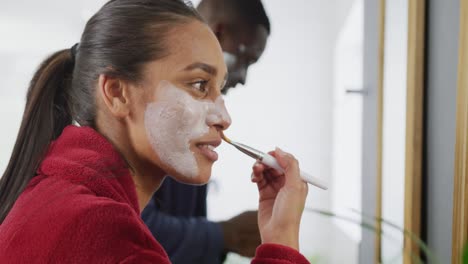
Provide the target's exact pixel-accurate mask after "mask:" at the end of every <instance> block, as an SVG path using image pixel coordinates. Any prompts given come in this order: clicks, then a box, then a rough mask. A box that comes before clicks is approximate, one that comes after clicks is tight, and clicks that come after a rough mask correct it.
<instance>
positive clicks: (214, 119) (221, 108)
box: [206, 96, 232, 130]
mask: <svg viewBox="0 0 468 264" xmlns="http://www.w3.org/2000/svg"><path fill="white" fill-rule="evenodd" d="M206 121H207V125H208V126H214V127H216V129H217V130H225V129H227V128H228V127H229V126H230V125H231V122H232V121H231V116H230V115H229V113H228V111H227V109H226V106H225V105H224V100H223V98H222V97H221V96H219V97H218V98H217V99H216V101H215V102H214V105H213V107H212V109H211V111H210V113H209V114H208V116H207V120H206Z"/></svg>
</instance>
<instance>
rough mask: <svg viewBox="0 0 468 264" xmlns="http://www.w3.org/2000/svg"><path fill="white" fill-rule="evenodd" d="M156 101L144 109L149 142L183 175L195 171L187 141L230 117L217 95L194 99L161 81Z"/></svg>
mask: <svg viewBox="0 0 468 264" xmlns="http://www.w3.org/2000/svg"><path fill="white" fill-rule="evenodd" d="M156 98H157V101H156V102H153V103H149V104H148V106H147V108H146V112H145V128H146V132H147V135H148V137H149V142H150V144H151V146H152V147H153V149H154V151H155V152H156V154H157V155H158V156H159V158H160V160H161V161H162V162H163V163H165V164H166V165H168V166H170V167H172V168H173V169H174V170H175V171H176V172H178V173H180V174H182V175H184V176H186V177H196V176H197V175H198V173H199V172H198V165H197V161H196V158H195V156H194V153H193V152H192V151H191V150H190V142H191V141H192V140H196V139H199V138H201V137H202V136H204V135H205V134H207V133H208V131H209V127H210V126H212V125H215V124H221V123H224V122H227V123H229V124H230V123H231V118H230V116H229V114H228V112H227V110H226V107H225V105H224V100H223V99H222V98H221V96H220V97H218V98H217V99H216V100H215V101H214V102H213V101H211V100H197V99H194V98H193V97H192V96H191V95H190V94H189V93H187V92H186V91H184V90H183V89H180V88H177V87H175V86H174V85H173V84H171V83H169V82H167V81H161V83H160V84H159V87H158V89H157V91H156Z"/></svg>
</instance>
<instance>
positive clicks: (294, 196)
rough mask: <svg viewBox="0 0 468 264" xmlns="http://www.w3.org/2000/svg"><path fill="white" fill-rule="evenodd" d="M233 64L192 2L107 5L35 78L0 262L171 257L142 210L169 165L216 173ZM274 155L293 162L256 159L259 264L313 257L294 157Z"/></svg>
mask: <svg viewBox="0 0 468 264" xmlns="http://www.w3.org/2000/svg"><path fill="white" fill-rule="evenodd" d="M226 74H227V73H226V66H225V64H224V62H223V57H222V52H221V48H220V46H219V44H218V42H217V40H216V37H215V36H214V35H213V33H212V32H211V31H210V29H209V28H208V26H207V25H206V24H204V22H203V20H202V19H201V18H200V17H199V15H198V14H197V13H196V11H194V9H193V8H191V7H188V6H187V5H186V4H184V3H183V2H182V0H113V1H110V2H109V3H107V4H106V5H105V6H104V7H103V8H102V9H101V10H100V11H99V12H98V13H97V14H96V15H94V16H93V17H92V18H91V19H90V21H89V22H88V23H87V25H86V28H85V30H84V33H83V35H82V38H81V41H80V43H79V45H75V46H74V47H73V48H72V49H67V50H62V51H59V52H57V53H55V54H53V55H52V56H51V57H50V58H48V59H47V60H46V61H45V62H44V63H43V64H42V65H41V66H40V68H39V70H38V71H37V72H36V74H35V76H34V77H33V79H32V81H31V84H30V87H29V90H28V95H27V104H26V109H25V113H24V116H23V120H22V124H21V128H20V131H19V135H18V138H17V141H16V144H15V148H14V150H13V154H12V157H11V159H10V163H9V164H8V167H7V169H6V171H5V174H4V175H3V177H2V179H1V185H0V205H1V207H0V209H1V211H0V221H1V222H2V224H1V225H0V237H1V239H0V262H1V263H46V262H47V263H57V262H58V263H86V262H88V263H89V262H91V263H116V262H119V263H120V262H122V263H169V259H168V257H167V255H166V254H165V252H164V250H163V249H162V247H161V246H160V245H159V244H158V243H157V242H156V240H154V238H153V237H152V235H151V233H150V232H149V231H148V229H147V228H146V226H145V225H144V223H143V222H142V221H141V220H140V216H139V214H140V209H142V208H144V207H145V205H146V203H147V202H148V200H149V198H150V197H151V195H152V193H153V192H154V191H155V190H156V189H157V188H158V187H159V185H160V184H161V182H162V181H163V179H164V177H165V175H168V174H169V175H172V176H171V177H173V178H174V179H176V180H178V181H181V182H185V183H191V184H202V183H206V182H207V181H208V180H209V177H210V175H211V167H212V165H213V163H214V162H215V161H216V160H217V158H218V155H217V153H216V152H215V151H214V149H215V148H216V147H217V146H218V145H219V144H220V143H221V138H220V135H221V132H222V131H223V130H225V129H226V128H228V127H229V125H230V123H231V120H230V117H229V114H228V113H227V111H226V109H225V107H224V102H223V100H222V99H221V97H220V91H221V89H222V87H223V85H224V83H225V80H226ZM73 122H76V123H77V124H79V126H74V125H71V124H72V123H73ZM272 154H273V155H275V156H276V157H277V159H278V161H279V163H280V164H281V166H283V168H284V169H285V171H286V173H285V174H284V175H277V174H275V173H274V172H272V171H270V170H268V169H266V168H265V167H264V166H263V165H260V164H255V165H254V167H253V174H252V181H253V182H255V183H257V185H258V188H259V193H260V204H259V219H258V221H259V228H260V233H261V236H262V243H263V244H262V245H261V246H260V247H259V248H258V249H257V254H256V257H255V258H254V260H253V263H308V262H307V260H306V259H305V258H304V257H303V256H302V255H301V254H300V253H299V252H298V251H297V250H298V247H299V245H298V233H299V223H300V218H301V215H302V212H303V208H304V203H305V198H306V195H307V185H306V183H304V182H303V181H301V180H300V178H299V168H298V163H297V161H296V160H295V159H294V158H293V157H292V156H291V155H289V154H286V153H284V152H282V151H281V150H279V149H277V150H276V151H275V152H272Z"/></svg>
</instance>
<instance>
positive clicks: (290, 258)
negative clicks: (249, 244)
mask: <svg viewBox="0 0 468 264" xmlns="http://www.w3.org/2000/svg"><path fill="white" fill-rule="evenodd" d="M252 264H310V262H309V261H308V260H307V259H306V258H305V257H304V256H303V255H302V254H301V253H299V251H297V250H295V249H293V248H290V247H287V246H283V245H279V244H262V245H260V246H259V247H258V248H257V251H256V254H255V258H254V259H253V260H252Z"/></svg>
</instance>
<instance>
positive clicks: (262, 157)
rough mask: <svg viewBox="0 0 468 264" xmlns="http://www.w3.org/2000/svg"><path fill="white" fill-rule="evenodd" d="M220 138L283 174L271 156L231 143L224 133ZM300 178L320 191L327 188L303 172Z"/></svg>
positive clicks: (237, 143) (240, 144)
mask: <svg viewBox="0 0 468 264" xmlns="http://www.w3.org/2000/svg"><path fill="white" fill-rule="evenodd" d="M221 137H222V139H223V140H224V141H226V142H227V143H229V144H231V145H233V146H234V147H235V148H237V149H238V150H240V151H241V152H243V153H245V154H246V155H248V156H250V157H252V158H254V159H256V160H258V161H260V162H261V163H263V164H265V165H266V166H268V167H270V168H273V169H275V170H276V171H278V172H280V173H284V170H283V168H281V166H280V165H279V164H278V161H276V159H275V157H273V156H271V155H270V154H268V153H265V152H262V151H260V150H256V149H254V148H252V147H249V146H247V145H244V144H242V143H239V142H235V141H232V140H230V139H229V138H227V137H226V135H224V133H222V132H221ZM301 178H302V179H303V180H304V181H306V182H308V183H310V184H312V185H314V186H317V187H319V188H320V189H323V190H327V189H328V187H327V185H326V184H325V183H324V182H323V181H322V180H321V179H319V178H317V177H314V176H312V175H310V174H308V173H306V172H304V171H301Z"/></svg>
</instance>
